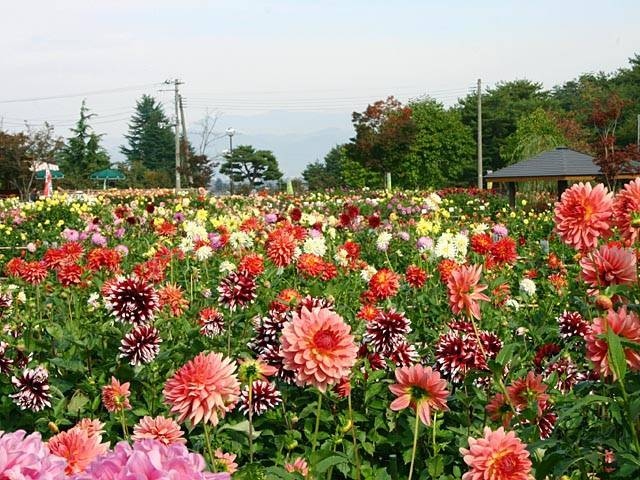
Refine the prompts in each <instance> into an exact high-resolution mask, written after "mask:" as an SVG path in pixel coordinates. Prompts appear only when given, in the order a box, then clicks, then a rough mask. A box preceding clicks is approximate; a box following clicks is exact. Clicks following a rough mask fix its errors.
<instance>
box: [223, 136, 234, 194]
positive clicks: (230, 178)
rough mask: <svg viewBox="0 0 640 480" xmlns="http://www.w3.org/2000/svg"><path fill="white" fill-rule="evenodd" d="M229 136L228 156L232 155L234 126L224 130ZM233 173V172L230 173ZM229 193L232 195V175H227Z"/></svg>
mask: <svg viewBox="0 0 640 480" xmlns="http://www.w3.org/2000/svg"><path fill="white" fill-rule="evenodd" d="M225 133H226V135H227V136H228V137H229V156H231V155H233V136H234V135H235V134H236V130H235V128H232V127H229V128H227V129H226V130H225ZM232 175H233V174H232ZM229 194H230V195H233V177H232V176H229Z"/></svg>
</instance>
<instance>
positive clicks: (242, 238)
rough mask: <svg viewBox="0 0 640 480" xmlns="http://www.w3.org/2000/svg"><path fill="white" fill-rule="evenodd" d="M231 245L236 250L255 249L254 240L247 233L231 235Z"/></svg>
mask: <svg viewBox="0 0 640 480" xmlns="http://www.w3.org/2000/svg"><path fill="white" fill-rule="evenodd" d="M229 244H230V245H231V248H233V249H234V250H241V249H243V248H245V249H248V248H251V247H253V238H251V235H249V234H248V233H247V232H242V231H237V232H232V233H231V235H229Z"/></svg>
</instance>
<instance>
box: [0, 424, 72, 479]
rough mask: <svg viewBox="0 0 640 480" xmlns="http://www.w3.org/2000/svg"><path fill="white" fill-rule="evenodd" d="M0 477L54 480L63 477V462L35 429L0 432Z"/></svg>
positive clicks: (64, 464)
mask: <svg viewBox="0 0 640 480" xmlns="http://www.w3.org/2000/svg"><path fill="white" fill-rule="evenodd" d="M0 452H1V453H0V478H6V479H14V478H15V479H22V480H58V479H61V478H64V469H65V466H66V464H67V462H66V460H65V459H64V458H61V457H58V456H57V455H53V454H52V453H51V452H50V451H49V449H48V448H47V446H46V444H45V443H44V442H43V441H42V438H41V437H40V434H39V433H38V432H36V433H32V434H30V435H27V434H26V432H25V431H24V430H17V431H15V432H10V433H5V432H2V431H0Z"/></svg>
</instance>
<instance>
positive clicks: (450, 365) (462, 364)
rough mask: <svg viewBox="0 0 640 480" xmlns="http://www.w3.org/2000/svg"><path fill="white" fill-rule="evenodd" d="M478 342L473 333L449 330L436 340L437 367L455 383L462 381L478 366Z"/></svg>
mask: <svg viewBox="0 0 640 480" xmlns="http://www.w3.org/2000/svg"><path fill="white" fill-rule="evenodd" d="M476 350H477V343H476V341H475V338H474V337H473V336H471V335H460V334H458V333H456V332H448V333H445V334H443V335H441V336H440V338H438V341H437V342H436V347H435V360H436V368H437V369H438V371H440V372H441V373H442V374H443V375H444V376H445V377H446V378H449V379H450V380H451V381H452V382H454V383H459V382H461V381H462V380H463V379H464V377H465V376H466V374H467V372H468V371H470V370H472V369H474V368H475V366H476Z"/></svg>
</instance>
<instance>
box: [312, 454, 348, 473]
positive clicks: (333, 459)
mask: <svg viewBox="0 0 640 480" xmlns="http://www.w3.org/2000/svg"><path fill="white" fill-rule="evenodd" d="M347 462H348V460H347V458H345V457H341V456H338V455H332V456H330V457H327V458H325V459H323V460H320V461H319V462H318V463H317V465H316V472H317V473H324V472H326V471H327V470H329V467H333V466H335V465H339V464H341V463H347Z"/></svg>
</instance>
